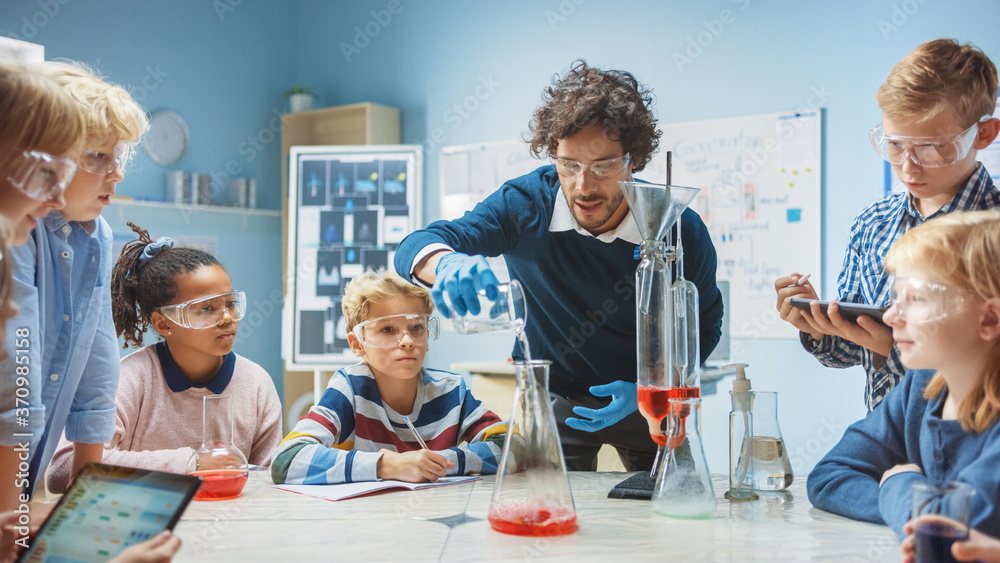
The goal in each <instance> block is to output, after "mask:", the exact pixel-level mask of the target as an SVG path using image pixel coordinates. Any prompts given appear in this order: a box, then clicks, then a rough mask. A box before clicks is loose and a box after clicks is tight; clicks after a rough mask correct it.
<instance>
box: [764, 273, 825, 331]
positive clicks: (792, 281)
mask: <svg viewBox="0 0 1000 563" xmlns="http://www.w3.org/2000/svg"><path fill="white" fill-rule="evenodd" d="M801 280H802V275H801V274H797V273H796V274H792V275H790V276H785V277H783V278H778V279H777V280H775V282H774V290H775V292H776V293H777V294H778V306H777V308H778V314H779V315H780V316H781V319H782V320H784V321H785V322H787V323H789V324H791V325H792V326H794V327H795V328H797V329H799V330H801V331H802V332H808V333H809V334H810V335H812V337H813V340H820V339H822V338H823V333H822V331H818V330H816V328H815V327H814V326H813V325H811V324H810V323H809V320H810V319H811V318H812V317H811V315H810V314H809V312H808V311H803V310H802V309H796V308H795V307H792V298H793V297H800V298H802V299H819V295H817V294H816V289H815V288H814V287H813V286H812V284H811V283H809V282H808V281H805V282H802V284H801V285H800V284H799V282H800V281H801Z"/></svg>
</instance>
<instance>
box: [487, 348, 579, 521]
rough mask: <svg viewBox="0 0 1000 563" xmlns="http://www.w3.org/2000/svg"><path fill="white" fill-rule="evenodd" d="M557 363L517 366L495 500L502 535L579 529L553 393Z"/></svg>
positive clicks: (493, 509) (494, 518)
mask: <svg viewBox="0 0 1000 563" xmlns="http://www.w3.org/2000/svg"><path fill="white" fill-rule="evenodd" d="M551 364H552V362H549V361H547V360H536V361H530V362H515V363H514V367H515V370H516V372H517V389H516V390H515V391H514V405H513V407H512V411H511V412H512V415H511V418H510V420H509V421H508V423H507V438H506V440H505V441H504V444H503V455H502V456H501V458H500V466H499V468H498V470H497V476H496V483H495V484H494V486H493V498H492V499H491V500H490V512H489V520H490V526H492V528H493V529H494V530H496V531H498V532H503V533H505V534H516V535H522V536H558V535H562V534H569V533H572V532H575V531H576V508H575V506H574V505H573V494H572V493H571V492H570V488H569V477H568V476H567V475H566V461H565V460H564V459H563V455H562V445H561V444H560V443H559V432H558V430H556V419H555V416H554V414H553V413H552V406H551V404H550V403H549V395H548V391H547V389H548V383H549V366H550V365H551Z"/></svg>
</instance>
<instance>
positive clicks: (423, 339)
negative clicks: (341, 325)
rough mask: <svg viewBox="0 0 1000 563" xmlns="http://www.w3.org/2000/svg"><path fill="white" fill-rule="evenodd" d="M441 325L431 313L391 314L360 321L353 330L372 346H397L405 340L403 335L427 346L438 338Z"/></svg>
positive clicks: (418, 344)
mask: <svg viewBox="0 0 1000 563" xmlns="http://www.w3.org/2000/svg"><path fill="white" fill-rule="evenodd" d="M439 330H440V325H439V321H438V319H437V317H432V316H430V315H417V314H410V315H389V316H388V317H378V318H375V319H370V320H367V321H365V322H363V323H358V324H357V325H356V326H355V327H354V330H353V331H352V332H354V336H357V337H358V340H360V341H361V345H362V346H371V347H372V348H395V347H396V346H399V344H400V343H401V342H402V341H403V335H404V334H407V335H409V336H410V341H411V342H413V344H414V345H415V346H425V345H426V344H427V343H428V342H431V341H433V340H437V337H438V332H439Z"/></svg>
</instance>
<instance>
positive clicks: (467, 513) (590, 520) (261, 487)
mask: <svg viewBox="0 0 1000 563" xmlns="http://www.w3.org/2000/svg"><path fill="white" fill-rule="evenodd" d="M627 476H628V474H625V473H585V472H573V473H570V486H571V488H572V490H573V496H574V500H575V503H576V510H577V523H578V524H579V530H578V531H577V532H576V533H574V534H570V535H566V536H558V537H553V538H533V537H521V536H511V535H506V534H501V533H499V532H495V531H493V530H492V529H491V528H490V525H489V522H488V521H487V520H486V516H487V512H488V510H489V503H490V495H491V493H492V490H493V477H492V476H488V477H485V478H483V480H482V481H477V482H475V483H470V484H464V485H454V486H449V487H440V488H436V489H428V490H423V491H416V492H392V493H387V494H382V495H377V496H371V497H362V498H356V499H349V500H343V501H339V502H331V501H325V500H321V499H317V498H313V497H308V496H305V495H299V494H295V493H289V492H285V491H281V490H278V489H274V488H272V487H271V480H270V476H269V475H268V474H267V473H266V472H253V473H251V480H250V482H249V483H248V484H247V487H246V489H245V490H244V492H243V495H242V496H241V497H240V498H239V499H236V500H231V501H218V502H192V503H191V505H190V506H189V507H188V509H187V512H186V513H185V515H184V518H183V519H182V520H181V522H180V523H179V524H178V526H177V528H176V529H175V532H176V533H177V534H178V535H179V536H180V537H181V538H182V539H183V540H184V546H183V548H182V549H181V551H180V553H179V554H178V555H177V557H175V558H174V560H175V561H178V562H183V561H213V562H215V561H238V562H241V563H246V562H249V561H293V562H302V563H304V562H311V561H334V560H336V561H515V560H520V561H524V560H532V559H544V560H553V561H558V560H561V561H570V560H572V561H602V562H612V563H618V562H622V561H671V562H675V561H676V562H682V561H736V562H752V561H762V562H764V561H766V562H772V561H804V560H816V561H838V562H849V561H850V562H853V561H865V562H868V561H899V559H900V551H899V541H898V540H897V539H896V537H895V535H894V534H893V533H892V532H891V531H890V530H889V529H888V528H887V527H885V526H878V525H873V524H866V523H862V522H855V521H853V520H849V519H846V518H841V517H839V516H835V515H833V514H830V513H828V512H823V511H820V510H817V509H815V508H812V506H811V505H810V504H809V501H808V500H807V498H806V493H805V483H804V480H802V479H799V480H796V482H795V483H793V484H792V486H791V487H790V489H789V490H788V491H784V492H780V493H764V494H762V495H761V499H760V500H758V501H754V502H750V503H742V504H730V503H729V501H727V500H725V499H724V498H723V496H722V495H723V493H724V492H725V490H726V488H727V481H726V478H725V477H724V476H721V475H719V476H715V479H714V483H715V492H716V496H717V497H718V499H719V505H718V510H717V512H716V514H715V517H714V518H712V519H710V520H692V521H685V520H673V519H670V518H666V517H662V516H659V515H656V514H655V513H653V511H652V509H651V508H650V504H649V502H647V501H636V500H617V499H609V498H607V493H608V491H609V490H611V488H612V487H613V486H614V485H615V484H617V483H618V482H619V481H621V480H623V479H624V478H626V477H627Z"/></svg>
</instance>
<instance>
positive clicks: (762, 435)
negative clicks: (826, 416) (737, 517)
mask: <svg viewBox="0 0 1000 563" xmlns="http://www.w3.org/2000/svg"><path fill="white" fill-rule="evenodd" d="M750 395H751V401H752V402H753V406H752V407H751V411H752V413H753V469H752V473H751V476H752V477H751V480H752V482H753V488H754V489H757V490H758V491H780V490H781V489H785V488H787V487H788V486H789V485H791V484H792V464H791V462H789V461H788V450H787V449H786V448H785V441H784V440H783V439H782V438H781V430H780V429H778V394H777V393H775V392H774V391H753V392H751V394H750Z"/></svg>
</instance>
